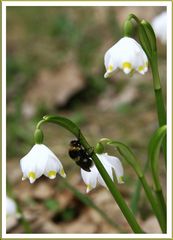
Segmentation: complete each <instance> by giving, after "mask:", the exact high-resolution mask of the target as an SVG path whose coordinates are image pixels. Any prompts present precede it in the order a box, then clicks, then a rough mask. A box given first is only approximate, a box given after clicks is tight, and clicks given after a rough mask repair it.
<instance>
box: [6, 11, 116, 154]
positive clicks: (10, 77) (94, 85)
mask: <svg viewBox="0 0 173 240" xmlns="http://www.w3.org/2000/svg"><path fill="white" fill-rule="evenodd" d="M110 11H112V10H110ZM108 13H109V12H108ZM88 16H89V17H88ZM95 18H96V12H95V9H92V8H85V9H83V8H81V7H78V8H75V9H74V8H68V7H67V8H63V7H59V8H54V7H48V8H45V7H27V8H26V7H20V8H18V7H8V8H7V125H8V128H7V148H8V152H7V155H8V157H14V156H19V155H20V154H23V153H24V152H25V151H26V147H25V145H27V144H28V145H31V143H32V141H33V139H32V133H31V131H30V130H31V129H32V128H33V125H34V123H35V122H36V121H37V119H39V118H40V117H42V116H43V115H44V114H46V113H48V112H49V109H45V107H44V105H40V107H39V108H38V109H37V113H36V114H35V116H34V117H33V118H32V119H31V120H30V123H27V124H26V123H25V119H24V116H23V114H22V104H23V100H24V97H25V94H26V92H27V90H28V88H29V87H30V86H31V84H34V79H35V77H36V76H37V74H38V72H39V71H40V69H43V68H46V69H48V68H49V69H57V68H61V66H62V65H63V64H64V63H65V62H66V59H68V57H69V56H70V54H71V53H72V52H73V53H74V54H75V56H76V60H77V62H78V63H79V67H80V68H81V72H82V73H83V75H84V78H85V80H86V82H87V85H86V88H85V89H84V91H82V92H79V94H77V95H76V96H74V98H73V99H71V101H70V105H69V107H75V106H81V105H82V104H85V103H86V102H88V101H92V99H93V98H94V97H95V96H98V94H99V93H101V92H102V91H103V90H104V89H105V87H106V83H105V80H104V78H103V77H101V76H100V74H97V75H93V73H92V72H93V71H92V68H93V66H94V62H95V60H96V59H97V58H99V59H98V61H99V62H100V66H102V60H103V59H101V58H100V55H99V54H98V51H99V48H100V47H101V45H102V44H103V42H104V41H105V38H104V35H105V36H107V33H108V31H109V30H110V28H111V27H112V24H113V23H112V21H113V17H111V18H110V14H108V16H107V22H105V28H104V29H103V26H102V25H100V24H99V22H98V21H96V20H95ZM111 19H112V20H111ZM93 23H94V24H93ZM114 24H115V26H114V27H116V26H117V34H119V32H118V29H119V27H118V25H117V23H116V22H114ZM106 29H107V30H106ZM115 35H116V34H115ZM102 57H103V56H102ZM98 71H99V72H100V71H102V68H100V70H98ZM55 111H56V110H55ZM76 116H77V115H76ZM77 118H78V120H77V121H80V120H79V118H80V117H79V115H78V117H77ZM82 118H83V117H82ZM82 121H83V120H82ZM21 126H22V128H21ZM19 144H20V149H19V148H18V145H19Z"/></svg>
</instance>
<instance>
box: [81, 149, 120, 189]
mask: <svg viewBox="0 0 173 240" xmlns="http://www.w3.org/2000/svg"><path fill="white" fill-rule="evenodd" d="M97 157H98V158H99V159H100V161H101V163H102V164H103V166H104V167H105V169H106V171H107V173H108V174H109V176H110V177H111V179H112V180H113V172H114V173H115V175H116V177H117V181H118V183H123V175H124V170H123V166H122V164H121V162H120V160H119V159H118V158H116V157H114V156H109V155H108V154H107V153H102V154H97ZM90 169H91V172H86V171H84V170H83V169H81V175H82V178H83V180H84V182H85V184H86V186H87V189H86V192H87V193H88V192H89V191H91V190H92V189H93V188H95V187H96V185H97V182H98V183H100V184H101V185H102V186H104V187H107V186H106V184H105V182H104V180H103V178H102V177H101V175H100V173H99V171H98V170H97V168H96V166H95V165H93V166H92V167H91V168H90Z"/></svg>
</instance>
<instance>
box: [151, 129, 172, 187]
mask: <svg viewBox="0 0 173 240" xmlns="http://www.w3.org/2000/svg"><path fill="white" fill-rule="evenodd" d="M166 129H167V127H166V125H164V126H162V127H160V128H158V129H157V130H156V132H155V133H154V134H153V136H152V138H151V140H150V142H149V147H148V159H149V162H150V166H151V172H152V176H153V181H154V186H155V189H156V190H161V184H160V181H159V154H160V147H161V145H162V141H163V139H164V137H165V135H166Z"/></svg>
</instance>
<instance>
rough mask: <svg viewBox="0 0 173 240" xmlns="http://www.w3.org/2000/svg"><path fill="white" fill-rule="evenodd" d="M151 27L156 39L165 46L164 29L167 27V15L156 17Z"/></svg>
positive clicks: (163, 13) (162, 14)
mask: <svg viewBox="0 0 173 240" xmlns="http://www.w3.org/2000/svg"><path fill="white" fill-rule="evenodd" d="M152 27H153V29H154V32H155V34H156V37H158V38H159V39H160V41H161V42H162V43H163V44H165V43H166V27H167V13H166V11H165V12H162V13H161V14H159V15H158V16H156V17H155V18H154V19H153V21H152Z"/></svg>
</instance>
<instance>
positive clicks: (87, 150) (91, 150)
mask: <svg viewBox="0 0 173 240" xmlns="http://www.w3.org/2000/svg"><path fill="white" fill-rule="evenodd" d="M86 152H87V154H88V156H89V157H92V154H93V153H94V148H93V147H90V148H88V149H86Z"/></svg>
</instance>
